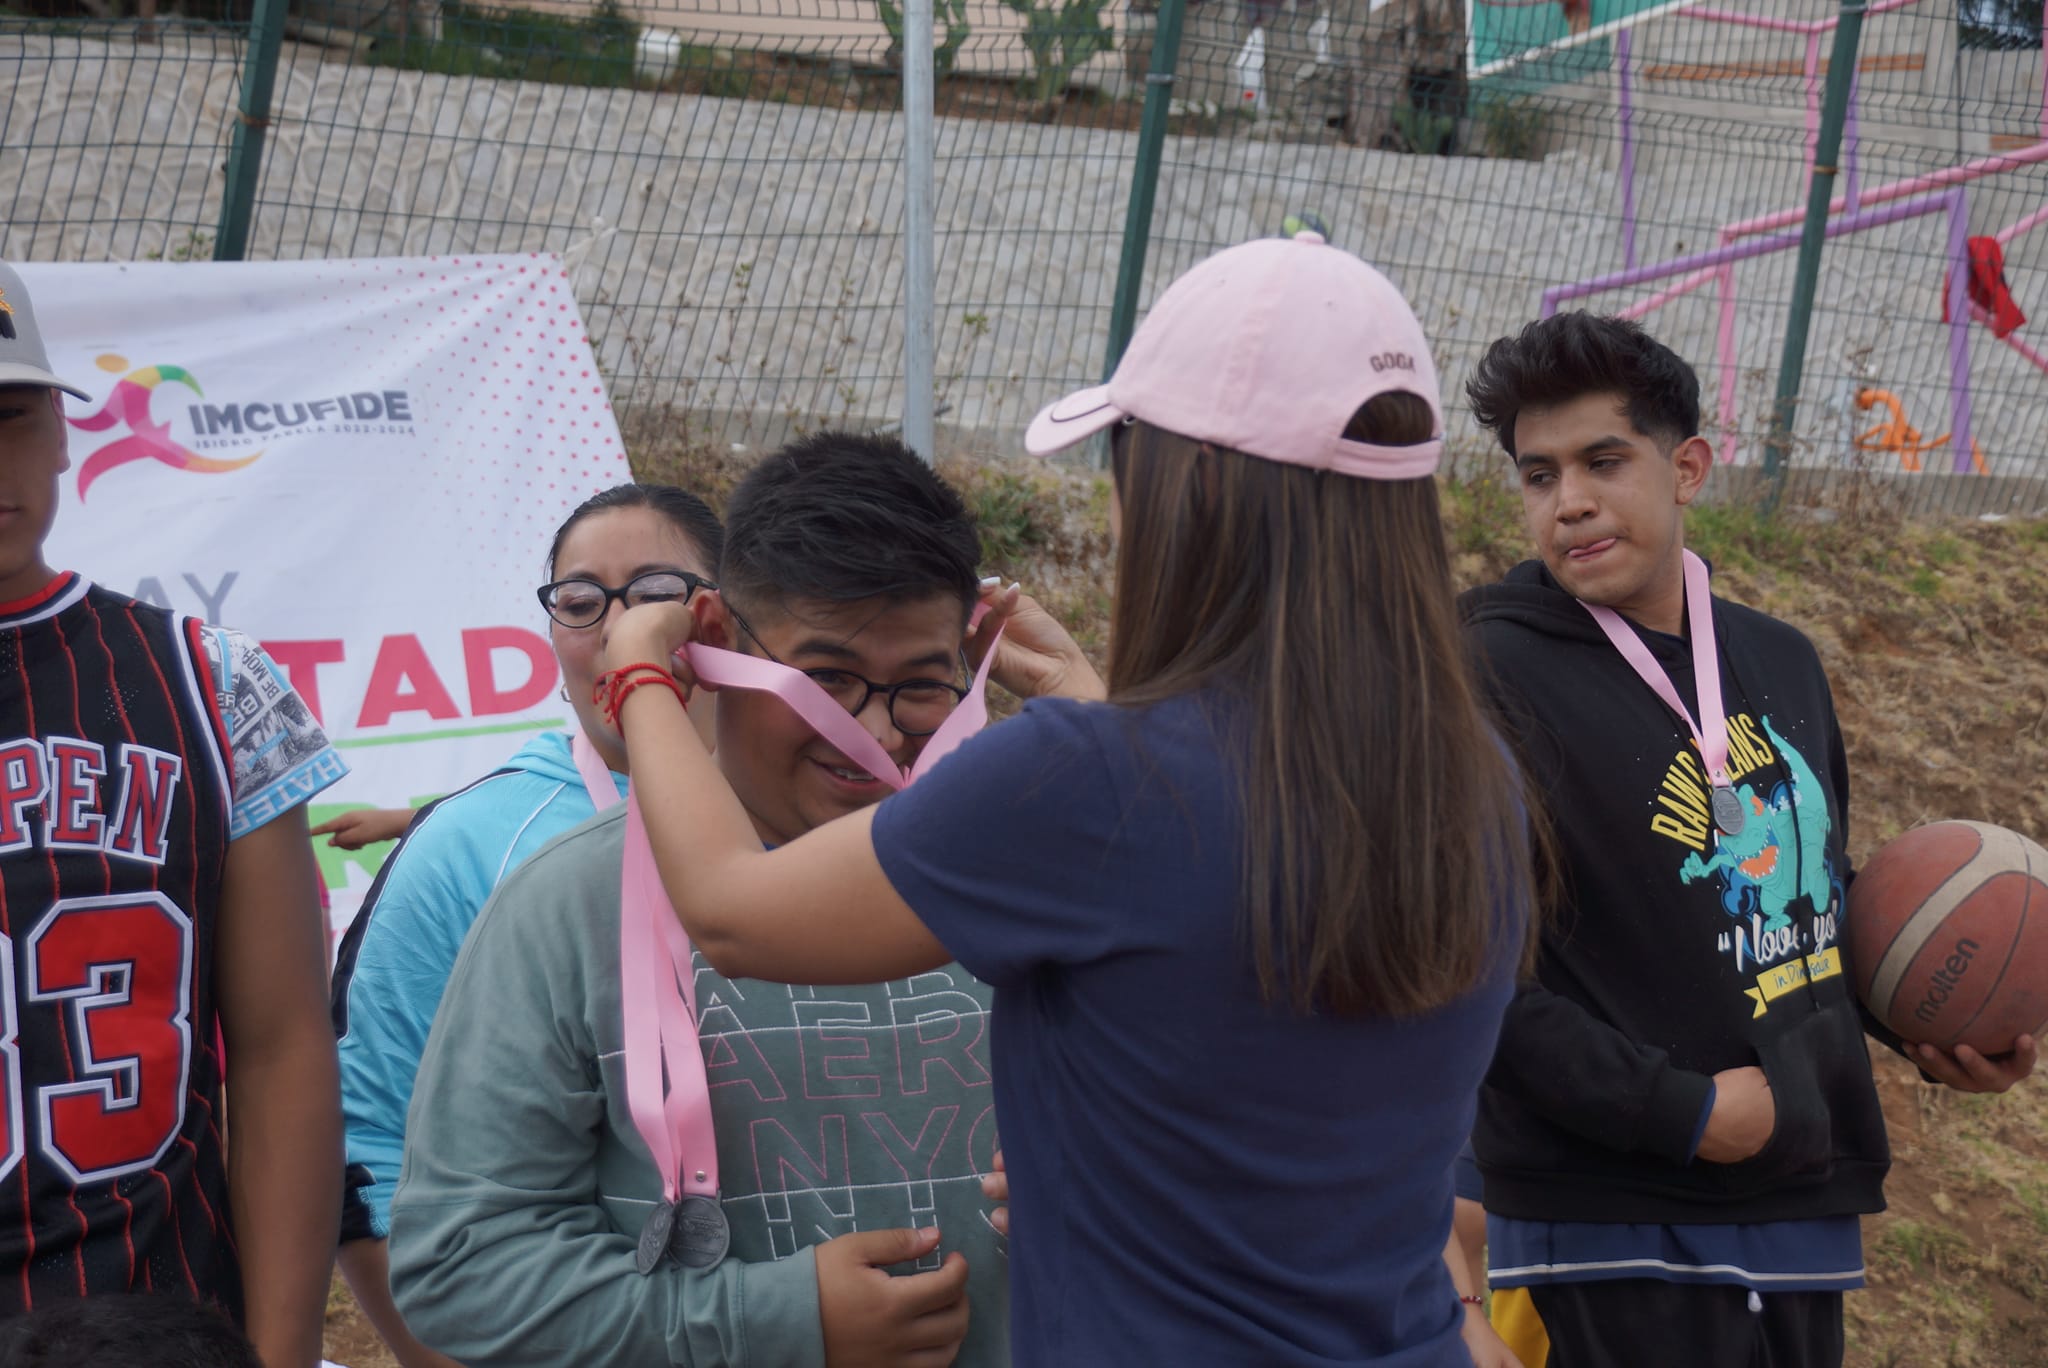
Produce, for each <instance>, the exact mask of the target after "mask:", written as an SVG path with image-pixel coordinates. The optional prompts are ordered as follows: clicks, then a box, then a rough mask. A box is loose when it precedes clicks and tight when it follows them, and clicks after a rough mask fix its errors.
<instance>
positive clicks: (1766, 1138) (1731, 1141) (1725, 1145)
mask: <svg viewBox="0 0 2048 1368" xmlns="http://www.w3.org/2000/svg"><path fill="white" fill-rule="evenodd" d="M1777 1128H1778V1104H1777V1102H1776V1101H1775V1100H1774V1099H1773V1098H1772V1097H1771V1082H1770V1080H1769V1079H1768V1078H1766V1077H1764V1071H1763V1070H1762V1069H1759V1068H1757V1067H1756V1066H1755V1065H1754V1064H1751V1065H1745V1066H1744V1067H1742V1068H1740V1069H1723V1070H1721V1072H1719V1073H1717V1074H1715V1075H1714V1109H1713V1110H1712V1111H1711V1112H1709V1113H1708V1114H1707V1129H1706V1131H1705V1132H1704V1133H1702V1134H1701V1136H1700V1148H1699V1157H1700V1158H1702V1159H1704V1160H1706V1161H1707V1162H1708V1163H1710V1164H1737V1163H1740V1162H1742V1161H1743V1160H1744V1159H1748V1158H1751V1157H1753V1156H1754V1155H1756V1154H1757V1153H1758V1152H1759V1151H1761V1150H1762V1149H1763V1147H1764V1146H1765V1145H1768V1144H1769V1143H1771V1133H1772V1132H1773V1131H1775V1130H1776V1129H1777Z"/></svg>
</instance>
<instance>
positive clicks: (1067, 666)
mask: <svg viewBox="0 0 2048 1368" xmlns="http://www.w3.org/2000/svg"><path fill="white" fill-rule="evenodd" d="M981 601H982V603H983V604H984V605H986V606H987V608H988V612H987V613H986V614H984V615H983V617H982V619H981V621H980V622H978V623H976V624H975V625H974V626H973V627H972V628H970V629H969V630H968V633H967V662H968V664H969V665H970V666H971V667H973V668H976V669H979V668H980V666H981V661H982V657H983V656H985V655H987V654H988V647H989V643H990V642H991V641H994V640H995V635H996V633H997V631H999V630H1001V631H1002V632H1003V640H1002V644H1001V645H999V646H998V647H996V663H995V665H994V667H993V668H991V669H990V671H989V673H990V674H991V675H992V676H993V677H994V678H995V681H996V683H998V684H1000V685H1002V686H1003V687H1004V688H1006V689H1008V690H1009V691H1010V692H1011V693H1013V694H1016V695H1017V696H1018V697H1019V698H1052V697H1060V698H1079V699H1084V700H1088V701H1093V702H1100V701H1101V700H1102V699H1104V698H1106V697H1108V696H1109V691H1108V690H1107V689H1106V688H1104V687H1103V683H1102V676H1100V675H1098V674H1097V673H1095V667H1094V666H1093V665H1091V664H1089V663H1088V657H1087V656H1085V655H1083V654H1082V653H1081V647H1080V644H1079V643H1078V642H1076V641H1075V640H1074V638H1073V636H1072V634H1071V633H1069V632H1068V631H1067V629H1066V628H1065V627H1062V626H1061V625H1060V622H1059V619H1058V618H1055V617H1054V616H1053V615H1052V614H1051V613H1048V612H1046V611H1045V609H1044V608H1043V607H1042V606H1041V605H1040V604H1039V602H1038V600H1036V599H1034V598H1032V597H1031V596H1030V595H1028V594H1026V593H1025V592H1024V591H1023V589H1022V587H1021V586H1019V585H1015V584H1012V585H1010V586H1008V587H1007V588H1006V587H1004V585H1003V583H1002V580H1001V579H1000V578H990V579H985V580H983V581H982V582H981ZM1005 629H1007V630H1005Z"/></svg>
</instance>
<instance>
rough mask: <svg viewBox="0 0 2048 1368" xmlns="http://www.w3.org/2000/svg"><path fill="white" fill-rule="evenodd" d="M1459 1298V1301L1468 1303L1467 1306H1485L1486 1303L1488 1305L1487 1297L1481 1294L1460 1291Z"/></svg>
mask: <svg viewBox="0 0 2048 1368" xmlns="http://www.w3.org/2000/svg"><path fill="white" fill-rule="evenodd" d="M1458 1300H1459V1301H1461V1302H1463V1303H1465V1305H1467V1306H1484V1305H1486V1298H1484V1297H1479V1296H1468V1295H1467V1294H1465V1293H1463V1292H1460V1293H1459V1294H1458Z"/></svg>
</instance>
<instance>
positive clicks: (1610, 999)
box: [1463, 313, 2035, 1368]
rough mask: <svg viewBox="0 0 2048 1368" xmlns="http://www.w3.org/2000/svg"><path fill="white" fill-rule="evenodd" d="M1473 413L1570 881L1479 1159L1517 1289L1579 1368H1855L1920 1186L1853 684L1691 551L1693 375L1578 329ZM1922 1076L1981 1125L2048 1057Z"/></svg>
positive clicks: (1503, 367)
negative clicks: (1862, 850) (1856, 868)
mask: <svg viewBox="0 0 2048 1368" xmlns="http://www.w3.org/2000/svg"><path fill="white" fill-rule="evenodd" d="M1467 393H1468V395H1469V396H1470V398H1471V401H1472V408H1473V412H1474V414H1475V415H1476V416H1477V417H1478V419H1479V421H1480V422H1481V423H1483V424H1485V425H1486V426H1487V427H1488V428H1490V429H1491V430H1492V431H1493V432H1494V434H1495V435H1496V436H1497V437H1498V438H1499V439H1500V443H1501V445H1502V447H1503V448H1505V449H1506V451H1507V453H1508V455H1509V457H1510V458H1512V459H1513V460H1514V462H1515V468H1516V472H1517V476H1518V478H1519V481H1520V485H1521V491H1522V500H1523V508H1524V512H1525V514H1526V516H1527V519H1528V525H1529V532H1530V535H1531V537H1532V538H1533V539H1534V541H1535V543H1536V546H1537V550H1538V553H1539V555H1540V557H1541V559H1540V561H1530V562H1526V563H1524V564H1522V565H1519V566H1517V567H1515V569H1514V570H1512V571H1510V572H1509V573H1508V575H1507V577H1506V579H1505V580H1503V581H1502V582H1501V583H1500V584H1497V585H1491V586H1488V587H1485V588H1482V589H1477V590H1474V591H1472V592H1471V593H1470V594H1468V595H1467V596H1466V597H1465V600H1464V602H1463V608H1464V612H1465V619H1466V622H1467V624H1468V627H1469V629H1470V631H1471V634H1472V637H1473V639H1474V642H1475V644H1476V645H1477V647H1478V649H1479V651H1480V653H1481V654H1482V655H1483V657H1484V660H1485V666H1486V668H1487V670H1488V671H1489V672H1490V675H1491V681H1490V683H1491V689H1492V692H1493V695H1494V698H1495V701H1496V703H1497V705H1498V707H1499V709H1500V711H1501V713H1502V715H1503V717H1504V719H1505V721H1506V724H1507V726H1508V727H1509V728H1510V730H1511V731H1512V732H1513V733H1514V735H1515V739H1516V741H1517V743H1518V746H1519V749H1520V751H1521V754H1522V757H1523V761H1524V763H1525V765H1526V766H1527V768H1528V772H1529V774H1530V775H1531V776H1532V778H1533V779H1534V781H1535V782H1536V783H1537V784H1538V785H1539V787H1540V788H1541V790H1542V792H1543V797H1544V801H1545V806H1546V809H1547V815H1548V817H1549V819H1550V822H1551V824H1552V826H1553V829H1554V833H1555V838H1556V845H1557V854H1558V859H1559V863H1560V866H1561V873H1562V876H1563V879H1562V883H1563V906H1562V908H1561V911H1560V914H1559V916H1558V917H1557V919H1556V921H1555V922H1554V924H1553V925H1552V926H1551V927H1550V929H1549V930H1548V931H1547V932H1546V934H1545V936H1544V942H1543V947H1542V953H1541V956H1540V959H1539V962H1538V966H1537V973H1536V978H1535V980H1534V981H1533V982H1531V983H1529V984H1527V985H1526V986H1525V987H1524V988H1523V990H1522V991H1521V992H1520V993H1519V994H1518V996H1517V998H1516V1000H1515V1002H1514V1005H1513V1006H1512V1007H1511V1008H1510V1009H1509V1012H1508V1017H1507V1021H1506V1025H1505V1027H1504V1029H1503V1032H1502V1036H1501V1046H1500V1053H1499V1055H1498V1057H1497V1058H1496V1060H1495V1063H1494V1067H1493V1070H1492V1072H1491V1074H1490V1075H1489V1077H1488V1079H1487V1084H1486V1087H1485V1090H1484V1092H1483V1093H1482V1096H1481V1103H1480V1113H1479V1121H1478V1126H1477V1129H1476V1131H1475V1134H1474V1144H1475V1147H1476V1149H1477V1151H1478V1155H1479V1161H1480V1165H1481V1168H1482V1170H1483V1171H1484V1173H1485V1180H1486V1206H1487V1210H1488V1212H1489V1223H1488V1224H1489V1229H1488V1236H1489V1239H1488V1244H1489V1250H1488V1253H1489V1263H1490V1265H1491V1268H1492V1279H1493V1283H1494V1285H1495V1286H1496V1287H1513V1286H1526V1287H1528V1288H1530V1290H1531V1294H1532V1295H1533V1296H1534V1298H1535V1301H1536V1306H1537V1309H1538V1311H1539V1312H1541V1314H1542V1317H1543V1321H1544V1324H1545V1326H1546V1328H1547V1329H1548V1330H1549V1333H1550V1337H1551V1344H1552V1352H1551V1360H1550V1362H1551V1368H1588V1366H1590V1368H1609V1366H1610V1365H1612V1368H1640V1365H1644V1364H1649V1363H1655V1364H1658V1365H1660V1368H1690V1366H1691V1365H1699V1368H1729V1366H1730V1365H1752V1364H1756V1365H1770V1368H1785V1366H1786V1365H1797V1366H1798V1368H1807V1366H1808V1365H1823V1366H1826V1365H1835V1364H1839V1363H1840V1362H1841V1358H1842V1292H1843V1291H1844V1290H1845V1289H1847V1288H1852V1287H1860V1286H1861V1285H1862V1282H1863V1255H1862V1237H1861V1230H1860V1223H1859V1220H1858V1218H1859V1216H1860V1215H1861V1214H1862V1213H1864V1212H1871V1211H1878V1210H1881V1209H1883V1206H1884V1193H1883V1185H1884V1176H1885V1171H1886V1169H1887V1168H1888V1167H1889V1164H1890V1155H1889V1151H1888V1149H1887V1146H1886V1142H1885V1129H1884V1116H1883V1113H1882V1112H1881V1111H1880V1110H1879V1108H1878V1101H1877V1092H1876V1089H1875V1087H1874V1085H1873V1083H1872V1080H1871V1073H1870V1062H1869V1057H1868V1055H1867V1053H1866V1051H1865V1047H1864V1043H1863V1034H1864V1030H1865V1026H1866V1023H1867V1022H1868V1018H1867V1016H1866V1015H1865V1014H1863V1013H1862V1011H1861V1009H1860V1008H1859V1006H1858V1004H1857V1002H1856V999H1855V995H1854V993H1853V991H1852V989H1851V988H1850V985H1849V980H1848V978H1847V977H1846V976H1845V974H1844V973H1843V968H1842V960H1841V948H1840V945H1841V917H1842V915H1843V907H1844V891H1845V889H1846V888H1847V886H1848V883H1849V880H1850V879H1851V877H1853V875H1852V871H1851V869H1850V867H1849V860H1848V856H1847V854H1846V850H1845V838H1846V833H1847V824H1848V808H1849V786H1848V769H1847V764H1846V762H1845V759H1844V754H1843V747H1842V736H1841V730H1840V728H1839V727H1838V726H1837V724H1836V721H1835V712H1834V705H1833V702H1832V699H1831V697H1830V695H1829V691H1828V681H1827V676H1826V675H1825V674H1824V673H1823V672H1822V670H1821V665H1820V661H1819V659H1818V657H1817V656H1816V655H1815V654H1814V650H1813V647H1812V645H1811V644H1809V643H1808V642H1807V640H1806V638H1805V637H1803V636H1802V635H1800V633H1799V632H1798V631H1797V630H1796V629H1794V628H1792V627H1789V626H1787V625H1786V624H1784V623H1782V622H1778V621H1776V620H1774V619H1772V618H1769V617H1766V616H1764V615H1763V614H1761V613H1758V612H1754V611H1752V610H1750V609H1747V608H1743V607H1740V606H1738V605H1736V604H1732V603H1728V602H1726V601H1725V600H1721V599H1713V598H1711V597H1710V596H1709V594H1708V592H1707V573H1708V572H1707V569H1706V567H1705V565H1704V564H1703V563H1701V562H1699V560H1698V558H1697V557H1695V556H1692V555H1691V554H1690V553H1688V552H1687V551H1686V550H1685V548H1684V523H1683V513H1684V509H1685V505H1687V504H1688V503H1690V502H1691V501H1692V500H1693V499H1694V498H1695V497H1696V496H1697V495H1698V494H1699V492H1700V489H1701V487H1702V486H1703V485H1704V484H1705V483H1706V479H1707V476H1708V474H1709V472H1710V471H1711V469H1712V466H1713V451H1712V448H1711V447H1710V446H1709V445H1708V443H1707V442H1706V441H1705V440H1704V439H1702V438H1701V437H1700V436H1699V435H1698V433H1699V380H1698V377H1697V376H1695V375H1694V373H1693V371H1692V368H1691V367H1690V366H1688V365H1687V364H1686V363H1685V362H1684V361H1683V360H1681V359H1680V358H1679V357H1678V356H1677V355H1676V354H1674V353H1673V352H1672V351H1671V350H1670V349H1669V348H1667V347H1665V346H1663V345H1662V344H1660V343H1658V342H1656V341H1655V340H1653V339H1652V338H1651V337H1649V336H1648V334H1646V333H1645V332H1643V330H1642V329H1641V328H1639V327H1637V326H1636V325H1635V324H1633V323H1628V322H1624V321H1621V320H1619V319H1610V318H1596V317H1593V316H1592V315H1589V314H1583V313H1573V314H1563V315H1559V316H1556V317H1552V318H1547V319H1544V320H1542V321H1540V322H1537V323H1532V324H1530V325H1529V326H1528V327H1527V328H1525V329H1523V331H1522V332H1521V333H1520V334H1519V335H1518V336H1515V337H1510V338H1503V339H1501V340H1500V341H1498V342H1495V343H1494V344H1493V346H1492V347H1491V348H1490V349H1489V350H1488V352H1487V354H1486V356H1485V358H1484V359H1483V360H1482V361H1481V362H1480V364H1479V367H1478V369H1477V370H1476V371H1475V373H1474V375H1473V378H1472V380H1471V382H1470V383H1469V385H1468V386H1467ZM1887 1043H1894V1042H1891V1041H1889V1040H1888V1042H1887ZM1905 1048H1906V1049H1907V1051H1908V1057H1909V1058H1911V1059H1912V1060H1913V1061H1914V1062H1915V1063H1916V1064H1918V1065H1920V1067H1921V1068H1922V1069H1923V1070H1925V1071H1926V1072H1927V1073H1928V1074H1929V1075H1930V1076H1932V1077H1935V1078H1937V1079H1939V1080H1940V1081H1942V1082H1945V1083H1947V1084H1949V1085H1950V1086H1952V1087H1957V1088H1963V1089H1967V1090H1970V1091H1977V1092H2002V1091H2004V1090H2005V1089H2006V1088H2009V1087H2011V1086H2012V1084H2013V1083H2014V1082H2016V1081H2017V1080H2018V1079H2020V1078H2022V1077H2025V1076H2026V1074H2027V1073H2028V1072H2029V1071H2031V1069H2032V1068H2033V1063H2034V1053H2035V1052H2034V1042H2033V1041H2032V1040H2030V1039H2028V1038H2027V1037H2024V1036H2023V1037H2021V1038H2020V1040H2019V1041H2018V1042H2016V1044H2015V1048H2014V1051H2013V1053H2012V1054H2011V1055H2010V1056H2007V1057H2003V1058H2002V1059H2000V1060H1990V1059H1986V1058H1984V1057H1983V1056H1981V1055H1978V1054H1976V1053H1975V1052H1973V1051H1971V1050H1969V1049H1968V1047H1961V1048H1959V1049H1958V1050H1957V1052H1956V1053H1955V1054H1954V1055H1947V1054H1943V1053H1941V1052H1939V1051H1934V1050H1931V1049H1930V1048H1929V1047H1925V1046H1912V1047H1905Z"/></svg>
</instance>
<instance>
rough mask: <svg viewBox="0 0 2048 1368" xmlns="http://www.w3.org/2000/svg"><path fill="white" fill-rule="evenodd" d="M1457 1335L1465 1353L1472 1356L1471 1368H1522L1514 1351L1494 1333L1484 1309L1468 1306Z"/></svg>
mask: <svg viewBox="0 0 2048 1368" xmlns="http://www.w3.org/2000/svg"><path fill="white" fill-rule="evenodd" d="M1458 1335H1459V1337H1460V1338H1461V1339H1463V1340H1464V1341H1465V1352H1466V1353H1468V1354H1470V1355H1471V1356H1472V1365H1473V1368H1524V1365H1523V1363H1522V1361H1521V1360H1520V1359H1518V1358H1516V1357H1515V1351H1514V1350H1512V1349H1510V1348H1508V1342H1507V1341H1506V1340H1504V1339H1502V1338H1501V1337H1500V1336H1499V1335H1498V1334H1497V1333H1495V1331H1494V1328H1493V1324H1492V1322H1490V1321H1488V1320H1487V1319H1486V1308H1484V1307H1481V1306H1472V1305H1469V1304H1468V1305H1467V1306H1466V1307H1465V1323H1464V1324H1463V1325H1462V1326H1460V1327H1458Z"/></svg>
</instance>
